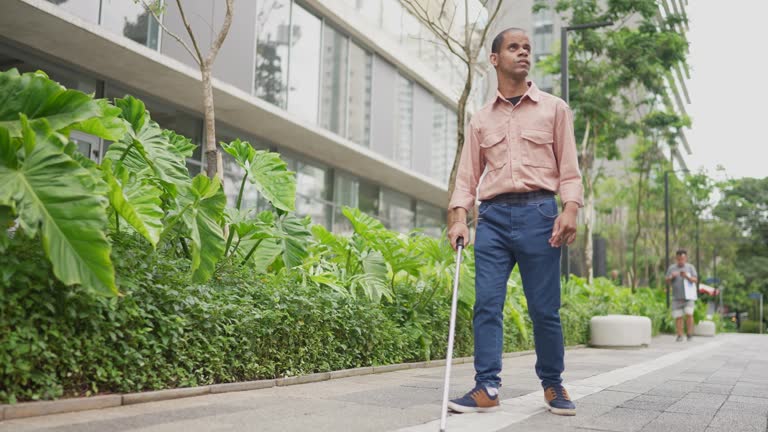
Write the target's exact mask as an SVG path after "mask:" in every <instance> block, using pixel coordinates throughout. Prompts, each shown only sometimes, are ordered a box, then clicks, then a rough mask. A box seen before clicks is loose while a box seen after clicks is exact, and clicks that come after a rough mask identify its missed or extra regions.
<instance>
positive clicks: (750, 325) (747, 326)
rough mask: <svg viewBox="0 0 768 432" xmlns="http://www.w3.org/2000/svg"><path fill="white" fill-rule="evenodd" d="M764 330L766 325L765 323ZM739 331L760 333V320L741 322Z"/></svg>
mask: <svg viewBox="0 0 768 432" xmlns="http://www.w3.org/2000/svg"><path fill="white" fill-rule="evenodd" d="M763 330H765V325H764V324H763ZM739 333H760V322H759V321H755V320H744V321H742V322H741V328H739Z"/></svg>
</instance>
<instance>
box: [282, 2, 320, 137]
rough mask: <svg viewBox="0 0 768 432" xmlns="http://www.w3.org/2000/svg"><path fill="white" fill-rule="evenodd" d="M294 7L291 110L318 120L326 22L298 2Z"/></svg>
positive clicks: (313, 120)
mask: <svg viewBox="0 0 768 432" xmlns="http://www.w3.org/2000/svg"><path fill="white" fill-rule="evenodd" d="M292 9H293V11H292V15H291V28H292V34H291V49H290V62H291V64H290V66H289V72H288V111H289V112H291V113H293V114H296V115H297V116H299V117H301V118H302V119H303V120H306V121H308V122H311V123H317V106H318V97H319V95H320V52H321V51H320V42H321V37H322V32H321V29H322V22H321V21H320V18H318V17H316V16H315V15H313V14H311V13H309V12H308V11H307V10H306V9H304V8H302V7H301V6H299V5H297V4H294V5H293V7H292Z"/></svg>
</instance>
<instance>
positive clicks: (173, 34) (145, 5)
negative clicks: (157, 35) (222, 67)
mask: <svg viewBox="0 0 768 432" xmlns="http://www.w3.org/2000/svg"><path fill="white" fill-rule="evenodd" d="M141 5H142V6H144V9H145V10H146V11H147V12H149V13H151V14H152V17H154V18H155V21H156V22H157V25H159V26H160V28H162V29H163V31H164V32H165V33H166V34H167V35H168V36H170V37H172V38H174V39H176V41H177V42H178V43H180V44H181V46H182V47H184V49H186V50H187V52H188V53H189V55H191V56H192V59H194V60H195V62H196V63H197V64H198V65H199V64H200V59H199V58H198V57H197V56H195V53H194V52H192V49H191V48H190V47H189V45H187V43H186V42H184V40H183V39H181V38H180V37H179V35H177V34H176V33H174V32H172V31H171V30H169V29H168V27H166V26H165V24H163V20H161V19H160V17H159V16H158V15H157V13H156V12H155V10H154V9H152V7H151V6H150V5H149V4H147V2H146V1H145V0H141Z"/></svg>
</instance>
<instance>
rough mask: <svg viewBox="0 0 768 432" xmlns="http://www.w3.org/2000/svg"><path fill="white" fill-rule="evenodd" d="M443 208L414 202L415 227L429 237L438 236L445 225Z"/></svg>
mask: <svg viewBox="0 0 768 432" xmlns="http://www.w3.org/2000/svg"><path fill="white" fill-rule="evenodd" d="M445 213H446V212H445V210H443V209H441V208H440V207H436V206H433V205H432V204H427V203H425V202H422V201H417V202H416V229H420V230H422V232H424V234H426V235H428V236H430V237H440V236H441V235H442V233H443V228H444V227H445V216H446V214H445Z"/></svg>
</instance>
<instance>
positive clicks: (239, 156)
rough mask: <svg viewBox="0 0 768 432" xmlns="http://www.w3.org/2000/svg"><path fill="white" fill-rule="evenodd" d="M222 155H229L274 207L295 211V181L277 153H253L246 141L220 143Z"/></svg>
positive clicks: (255, 151)
mask: <svg viewBox="0 0 768 432" xmlns="http://www.w3.org/2000/svg"><path fill="white" fill-rule="evenodd" d="M221 147H222V148H223V149H224V151H225V152H227V153H229V154H230V155H232V157H233V158H234V159H235V161H236V162H237V163H238V165H240V166H241V167H242V168H243V169H244V170H245V173H246V176H248V180H249V181H250V182H251V183H252V184H253V185H254V186H255V187H256V189H257V190H258V191H259V193H260V194H262V195H263V196H264V197H265V198H266V199H267V200H269V202H271V203H272V205H273V206H275V207H276V208H278V209H280V210H284V211H294V210H295V208H296V177H295V176H294V173H293V172H291V171H288V167H287V165H286V164H285V161H283V160H282V159H280V155H279V154H278V153H272V152H268V151H264V150H254V148H253V147H251V145H250V144H249V143H248V142H246V141H240V140H239V139H238V140H235V141H232V142H231V143H229V144H227V143H221Z"/></svg>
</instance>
